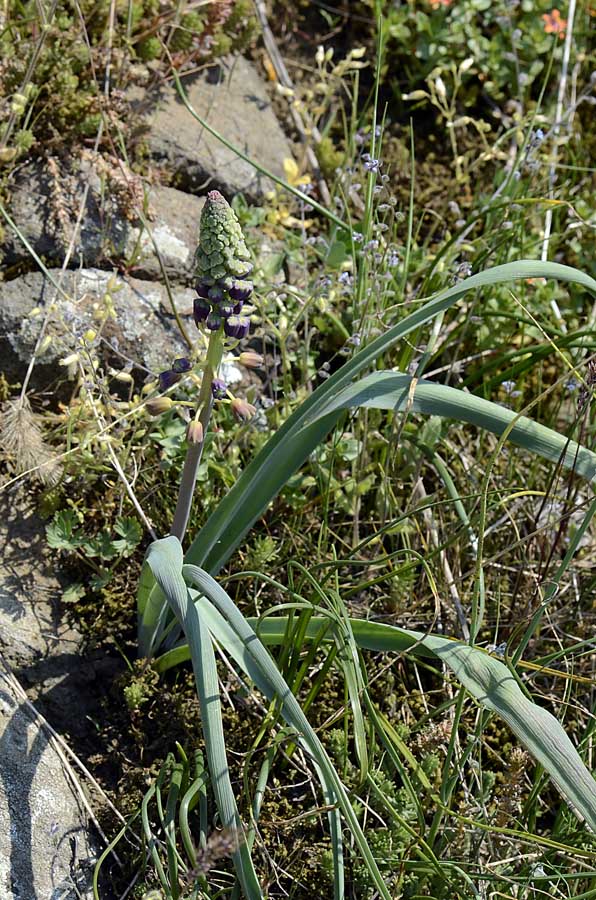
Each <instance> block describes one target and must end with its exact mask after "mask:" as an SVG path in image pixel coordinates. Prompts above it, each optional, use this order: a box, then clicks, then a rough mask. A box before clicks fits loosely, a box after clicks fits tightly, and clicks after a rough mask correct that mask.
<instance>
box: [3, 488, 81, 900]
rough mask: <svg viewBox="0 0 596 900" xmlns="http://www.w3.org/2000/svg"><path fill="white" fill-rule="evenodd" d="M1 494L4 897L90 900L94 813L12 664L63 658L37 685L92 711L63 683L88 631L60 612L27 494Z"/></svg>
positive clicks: (73, 710)
mask: <svg viewBox="0 0 596 900" xmlns="http://www.w3.org/2000/svg"><path fill="white" fill-rule="evenodd" d="M1 498H2V499H1V501H0V523H1V524H0V544H1V545H2V551H3V552H2V556H1V561H0V649H1V651H2V653H1V655H0V896H1V897H2V900H75V898H84V900H87V898H91V896H92V893H91V890H90V873H91V868H92V857H93V854H94V849H93V847H92V844H91V840H90V837H89V828H88V822H87V815H86V813H85V811H84V809H83V808H82V806H81V804H80V799H79V796H78V794H77V792H76V790H75V789H74V787H73V785H72V782H71V781H70V780H69V778H68V776H67V773H66V771H65V768H64V765H63V762H62V760H61V758H60V756H59V755H58V753H57V752H56V750H55V748H54V746H53V744H52V742H51V739H50V736H49V732H48V731H47V729H46V728H45V727H44V725H43V720H42V718H41V717H40V715H39V714H37V713H36V709H37V707H36V706H31V705H30V704H29V703H28V702H27V697H26V694H25V692H24V691H23V689H22V687H21V686H20V684H19V681H18V680H17V679H16V678H15V676H14V674H13V671H12V668H13V667H16V666H19V667H21V670H22V669H23V668H24V669H25V670H26V669H27V668H28V667H29V666H31V665H33V664H34V663H35V662H36V661H39V660H41V661H43V663H44V664H45V665H46V667H47V665H48V664H49V663H51V661H52V660H53V661H55V662H57V663H58V666H59V668H60V670H61V676H60V677H56V676H54V678H53V679H50V680H48V681H47V682H41V681H40V682H38V684H37V685H36V687H37V689H38V692H39V693H40V694H42V695H43V694H44V693H45V692H46V691H50V692H51V693H54V695H55V696H54V701H55V702H56V703H57V704H58V705H59V707H60V708H62V709H63V708H68V709H69V715H70V716H71V718H72V719H73V720H76V717H77V716H78V715H82V716H83V717H84V716H85V712H86V711H85V710H84V709H83V708H82V703H81V701H80V700H79V701H77V700H76V698H75V697H74V696H73V695H70V696H69V697H68V698H67V697H66V695H65V694H64V693H63V691H62V685H63V683H64V680H65V678H66V676H67V667H66V665H65V662H64V660H65V659H68V660H70V661H71V662H70V665H71V670H72V671H73V672H76V671H77V664H78V657H77V656H76V648H77V646H78V644H79V643H80V638H79V636H78V635H77V634H76V633H75V632H74V631H73V630H72V629H71V628H69V627H68V626H66V625H64V624H63V623H61V622H60V620H59V618H58V617H57V616H56V608H55V600H56V597H57V596H58V595H59V594H60V592H61V585H60V582H59V580H58V578H57V576H56V574H55V568H56V567H55V561H52V560H51V559H50V558H49V556H48V554H47V549H46V550H45V551H44V550H43V549H42V543H44V545H45V542H43V523H42V522H41V521H40V520H39V519H38V518H37V517H36V516H35V515H34V513H33V512H32V510H31V508H30V505H28V503H27V501H26V500H25V501H23V498H22V497H21V498H17V497H15V495H14V494H12V495H11V496H7V494H6V492H5V493H4V494H2V495H1ZM29 503H30V501H29ZM79 693H80V692H77V695H76V696H77V697H78V696H79ZM73 699H74V702H73Z"/></svg>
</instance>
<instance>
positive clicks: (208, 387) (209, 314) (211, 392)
mask: <svg viewBox="0 0 596 900" xmlns="http://www.w3.org/2000/svg"><path fill="white" fill-rule="evenodd" d="M195 259H196V274H197V282H196V292H197V297H196V298H195V300H194V304H193V315H194V320H195V324H196V326H197V328H199V329H200V330H201V331H203V332H205V333H206V334H208V336H209V340H208V345H207V355H206V358H205V361H204V362H203V363H201V364H197V366H196V367H197V368H199V369H200V370H202V378H201V387H200V390H199V397H198V401H197V404H196V407H195V408H194V412H193V416H192V419H191V421H190V423H189V426H188V431H187V444H188V449H187V454H186V458H185V461H184V468H183V471H182V478H181V481H180V489H179V494H178V502H177V504H176V511H175V513H174V520H173V523H172V528H171V534H173V535H174V536H175V537H177V538H178V540H180V541H182V539H183V537H184V533H185V531H186V526H187V524H188V518H189V515H190V509H191V505H192V495H193V492H194V487H195V483H196V479H197V472H198V468H199V464H200V461H201V456H202V453H203V446H204V442H205V435H206V433H207V428H208V425H209V420H210V418H211V411H212V409H213V404H214V401H224V402H229V403H230V405H231V408H232V410H233V412H234V414H235V415H236V417H237V418H238V419H241V420H246V419H250V418H251V417H252V416H253V415H254V413H255V408H254V406H252V405H251V404H250V403H247V401H246V400H242V399H240V398H239V397H234V396H233V395H232V393H231V391H230V390H229V388H228V386H227V385H226V384H225V382H224V381H222V379H221V378H219V377H218V373H219V368H220V365H221V361H222V356H223V354H224V351H225V350H233V349H235V348H236V347H237V346H238V343H239V342H240V341H241V340H243V339H244V338H246V337H247V336H248V333H249V330H250V315H251V313H252V312H253V311H254V309H253V307H250V306H248V305H247V301H248V300H249V298H250V296H251V294H252V290H253V284H252V281H248V280H247V279H248V276H249V275H250V273H251V271H252V268H253V267H252V263H251V261H250V253H249V252H248V248H247V246H246V242H245V240H244V235H243V234H242V229H241V227H240V223H239V221H238V219H237V218H236V214H235V212H234V210H233V209H232V208H231V206H230V205H229V204H228V202H227V201H226V199H225V198H224V197H223V196H222V194H220V193H219V191H210V192H209V193H208V194H207V198H206V200H205V205H204V206H203V211H202V213H201V225H200V235H199V246H198V248H197V251H196V256H195ZM237 360H238V362H240V363H241V365H244V366H247V367H250V368H256V367H258V366H260V365H262V363H263V358H262V356H260V354H258V353H255V352H254V351H246V352H244V353H241V354H240V356H239V357H237ZM193 368H195V366H194V365H193V363H192V362H191V360H190V359H186V358H182V359H176V360H174V363H173V364H172V367H171V369H168V370H167V371H165V372H162V373H161V374H160V376H159V386H160V388H161V390H162V391H166V390H168V388H170V387H172V385H174V384H176V382H178V381H179V380H180V379H181V378H182V376H183V375H184V374H186V373H188V372H190V371H191V370H193ZM175 405H177V404H176V401H173V400H172V399H171V398H170V397H166V396H161V397H156V398H155V399H153V400H150V401H149V402H148V403H147V407H148V410H149V412H150V413H152V414H153V415H159V414H160V413H162V412H164V411H165V410H167V409H171V408H172V407H173V406H175ZM178 405H181V406H188V405H191V406H193V404H188V403H187V402H185V401H179V404H178Z"/></svg>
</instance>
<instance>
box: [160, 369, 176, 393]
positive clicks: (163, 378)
mask: <svg viewBox="0 0 596 900" xmlns="http://www.w3.org/2000/svg"><path fill="white" fill-rule="evenodd" d="M178 381H180V375H179V374H178V373H177V372H173V371H172V370H171V369H167V370H166V371H165V372H160V373H159V389H160V391H167V389H168V388H171V387H172V385H173V384H176V383H177V382H178Z"/></svg>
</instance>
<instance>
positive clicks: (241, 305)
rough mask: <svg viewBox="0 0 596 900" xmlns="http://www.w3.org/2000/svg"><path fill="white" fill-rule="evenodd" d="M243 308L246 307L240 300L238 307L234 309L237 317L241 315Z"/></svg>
mask: <svg viewBox="0 0 596 900" xmlns="http://www.w3.org/2000/svg"><path fill="white" fill-rule="evenodd" d="M243 306H244V303H243V302H242V300H239V301H238V303H237V304H236V306H235V307H234V315H235V316H239V315H240V313H241V312H242V307H243Z"/></svg>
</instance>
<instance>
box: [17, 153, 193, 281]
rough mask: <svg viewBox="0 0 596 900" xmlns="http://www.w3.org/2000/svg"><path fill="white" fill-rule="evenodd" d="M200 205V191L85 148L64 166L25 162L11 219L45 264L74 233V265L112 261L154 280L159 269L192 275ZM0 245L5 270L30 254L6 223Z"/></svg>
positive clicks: (56, 260)
mask: <svg viewBox="0 0 596 900" xmlns="http://www.w3.org/2000/svg"><path fill="white" fill-rule="evenodd" d="M116 188H117V189H116ZM81 208H82V209H83V215H82V218H81V225H80V228H78V229H77V228H76V222H77V217H78V216H79V212H80V210H81ZM202 208H203V199H202V198H200V197H195V196H193V195H192V194H187V193H184V192H183V191H178V190H175V189H174V188H170V187H161V186H159V185H153V186H152V185H148V184H146V183H145V182H143V180H142V179H140V178H139V177H138V176H136V175H133V174H132V173H130V172H128V171H127V170H126V169H124V170H121V169H120V168H119V167H118V164H117V161H112V162H111V163H110V164H109V165H108V164H107V163H106V161H105V158H103V157H99V156H97V158H94V157H93V156H92V155H88V158H86V159H85V160H84V161H83V162H82V163H81V164H79V165H78V166H76V165H74V164H73V165H72V166H71V167H69V168H66V167H60V168H59V169H56V167H55V166H48V164H47V163H42V162H35V163H29V164H28V165H26V166H24V167H23V169H21V171H20V172H19V173H18V175H17V177H16V179H15V181H14V183H13V184H12V187H11V194H10V214H11V217H12V219H13V221H14V223H15V225H16V226H17V228H18V230H19V232H20V234H21V235H22V236H23V237H24V238H25V240H26V241H27V243H28V244H29V245H30V246H31V247H32V249H33V250H34V251H35V253H36V254H37V255H38V256H39V257H41V258H42V260H44V262H45V263H46V265H48V266H50V267H52V266H55V265H57V264H60V263H61V262H62V261H63V259H64V258H65V255H66V251H67V248H68V247H69V245H70V242H71V239H72V237H73V235H76V238H75V240H74V246H73V252H72V253H71V257H70V259H71V263H70V265H71V267H73V268H74V267H77V266H84V267H97V266H99V267H101V268H111V267H112V266H114V265H118V266H119V267H120V268H121V269H123V270H125V271H127V272H129V273H130V274H131V275H134V276H135V277H137V278H156V279H160V280H163V277H164V275H163V273H164V271H165V274H166V276H167V277H168V278H170V279H172V280H174V281H182V282H189V281H190V280H191V279H192V271H193V261H194V251H195V247H196V244H197V239H198V229H199V219H200V215H201V210H202ZM0 251H1V253H2V262H3V265H4V267H5V269H8V275H9V276H10V267H11V266H15V265H23V264H25V265H27V266H28V267H30V266H31V264H32V262H33V260H32V258H31V254H30V252H29V250H28V249H27V246H26V244H25V243H24V241H23V240H22V239H21V238H20V237H19V236H18V235H17V234H15V233H13V232H11V231H10V230H9V229H6V234H5V240H4V242H3V243H2V245H1V247H0Z"/></svg>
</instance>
